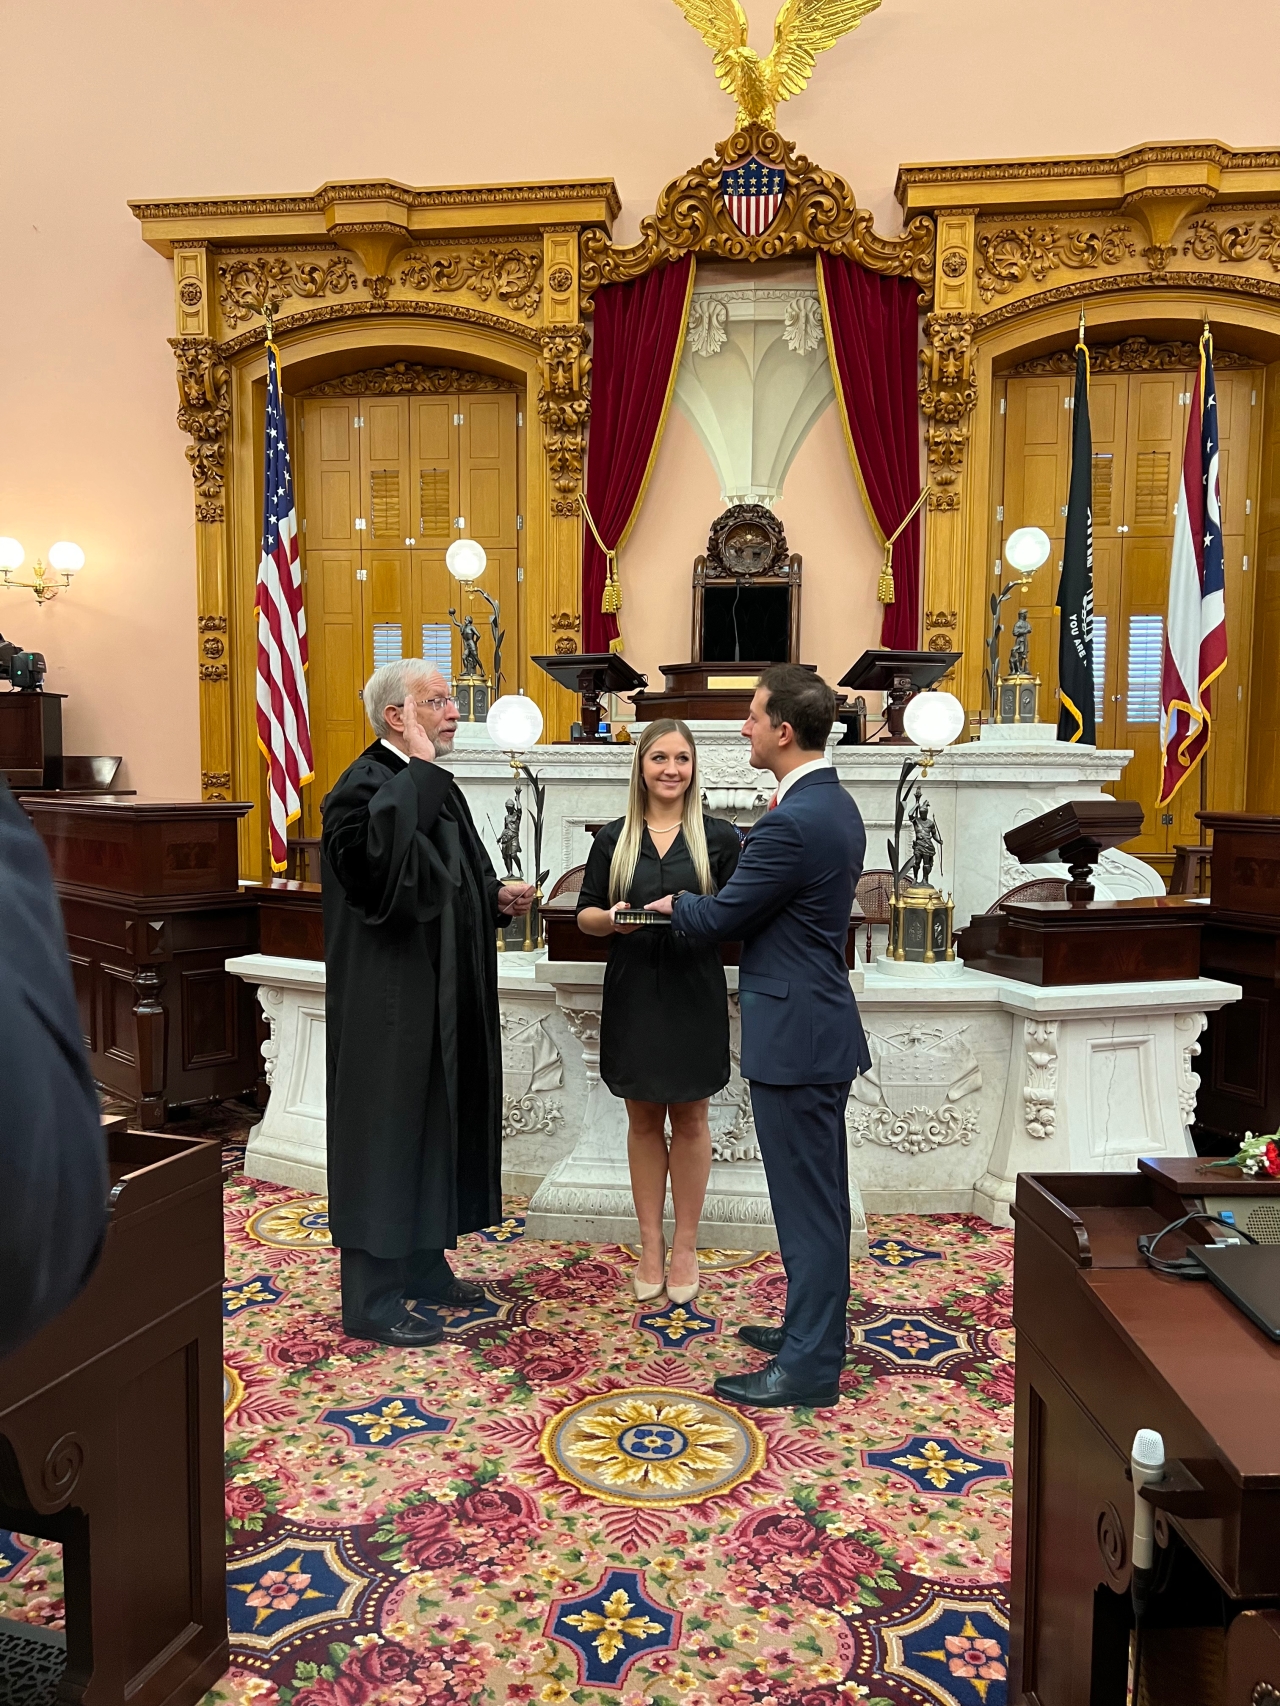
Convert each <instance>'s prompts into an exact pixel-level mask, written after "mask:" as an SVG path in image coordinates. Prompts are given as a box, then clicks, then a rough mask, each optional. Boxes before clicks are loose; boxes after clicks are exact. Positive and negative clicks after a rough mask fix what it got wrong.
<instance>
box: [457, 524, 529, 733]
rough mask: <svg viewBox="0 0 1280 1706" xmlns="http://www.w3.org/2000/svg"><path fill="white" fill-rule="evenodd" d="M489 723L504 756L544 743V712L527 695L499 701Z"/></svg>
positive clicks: (486, 720) (489, 717) (488, 720)
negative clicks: (541, 741) (507, 753)
mask: <svg viewBox="0 0 1280 1706" xmlns="http://www.w3.org/2000/svg"><path fill="white" fill-rule="evenodd" d="M459 543H464V541H459ZM485 723H486V725H487V727H488V730H489V739H490V740H491V741H492V742H493V744H494V745H495V746H500V747H501V748H502V750H503V751H504V752H512V753H515V752H525V751H527V750H528V748H529V747H531V746H537V744H538V742H539V741H540V740H541V739H542V712H541V711H540V710H539V708H538V705H537V702H536V701H535V700H533V699H529V698H527V697H526V696H525V695H524V694H523V693H504V694H503V696H502V698H501V699H495V700H494V702H493V704H492V705H490V707H489V715H488V716H487V717H486V718H485Z"/></svg>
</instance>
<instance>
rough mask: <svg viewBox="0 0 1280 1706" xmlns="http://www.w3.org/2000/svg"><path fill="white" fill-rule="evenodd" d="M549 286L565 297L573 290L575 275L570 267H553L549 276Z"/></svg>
mask: <svg viewBox="0 0 1280 1706" xmlns="http://www.w3.org/2000/svg"><path fill="white" fill-rule="evenodd" d="M547 284H548V286H549V287H550V289H552V290H554V291H558V292H559V293H560V295H562V296H563V294H564V293H565V291H566V290H572V289H573V273H572V272H571V271H570V269H569V268H568V267H552V269H551V271H550V272H549V273H548V274H547Z"/></svg>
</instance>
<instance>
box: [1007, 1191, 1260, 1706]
mask: <svg viewBox="0 0 1280 1706" xmlns="http://www.w3.org/2000/svg"><path fill="white" fill-rule="evenodd" d="M1195 1166H1196V1163H1195V1162H1188V1161H1167V1160H1164V1159H1161V1160H1157V1161H1143V1162H1141V1163H1140V1170H1139V1171H1138V1172H1136V1173H1101V1174H1090V1173H1068V1174H1056V1175H1036V1174H1028V1173H1024V1174H1022V1175H1021V1176H1020V1177H1019V1179H1018V1189H1017V1198H1016V1201H1015V1205H1014V1210H1013V1214H1014V1228H1015V1233H1014V1251H1015V1258H1014V1305H1013V1322H1014V1327H1015V1329H1016V1331H1017V1335H1018V1361H1017V1399H1016V1412H1015V1438H1014V1475H1013V1572H1012V1574H1013V1583H1012V1592H1013V1631H1012V1645H1011V1652H1010V1661H1011V1662H1010V1666H1009V1700H1010V1701H1011V1702H1015V1701H1017V1702H1024V1703H1026V1706H1102V1703H1107V1706H1112V1703H1114V1706H1123V1702H1124V1701H1125V1699H1126V1693H1125V1677H1126V1669H1127V1662H1128V1650H1129V1634H1130V1630H1131V1627H1132V1612H1131V1609H1130V1601H1129V1597H1128V1594H1129V1583H1130V1570H1131V1565H1130V1548H1131V1544H1132V1538H1131V1537H1132V1532H1133V1487H1132V1485H1131V1484H1130V1482H1129V1481H1128V1479H1127V1478H1126V1477H1127V1468H1128V1460H1129V1450H1130V1446H1131V1443H1132V1441H1133V1436H1134V1434H1135V1433H1136V1432H1137V1430H1138V1429H1139V1428H1144V1427H1145V1428H1155V1429H1157V1430H1158V1431H1159V1432H1160V1433H1161V1434H1162V1436H1163V1438H1164V1443H1165V1451H1166V1454H1167V1464H1168V1468H1167V1474H1166V1484H1162V1485H1161V1486H1159V1487H1154V1488H1151V1489H1150V1490H1149V1494H1148V1497H1149V1499H1150V1502H1151V1503H1152V1504H1153V1505H1155V1507H1156V1513H1157V1514H1156V1537H1157V1542H1158V1553H1157V1555H1158V1558H1159V1559H1160V1560H1161V1566H1160V1567H1161V1570H1165V1569H1167V1570H1168V1572H1169V1585H1168V1588H1167V1590H1166V1591H1165V1592H1164V1593H1162V1594H1157V1595H1156V1596H1155V1597H1154V1598H1153V1600H1152V1604H1151V1610H1150V1612H1149V1615H1148V1631H1147V1633H1146V1635H1145V1637H1144V1643H1143V1655H1144V1656H1143V1670H1142V1675H1143V1692H1142V1695H1141V1699H1142V1700H1144V1701H1146V1702H1148V1703H1151V1706H1154V1703H1156V1702H1158V1703H1159V1706H1218V1703H1220V1702H1222V1701H1225V1700H1227V1699H1228V1696H1227V1694H1226V1693H1225V1687H1226V1681H1227V1667H1228V1660H1227V1654H1226V1650H1225V1646H1226V1644H1225V1643H1224V1641H1223V1625H1224V1622H1225V1621H1226V1619H1227V1618H1229V1617H1230V1616H1232V1615H1233V1614H1234V1613H1235V1612H1237V1611H1241V1610H1242V1609H1243V1607H1244V1606H1245V1605H1247V1604H1249V1603H1250V1602H1252V1603H1253V1604H1255V1605H1256V1604H1264V1605H1267V1604H1269V1605H1272V1606H1274V1605H1276V1603H1277V1600H1278V1599H1280V1547H1277V1544H1276V1535H1277V1534H1278V1533H1280V1445H1278V1444H1277V1432H1276V1410H1277V1405H1278V1404H1280V1345H1276V1344H1273V1343H1272V1342H1271V1341H1270V1340H1269V1339H1267V1338H1266V1336H1265V1335H1264V1334H1263V1333H1261V1332H1260V1331H1259V1329H1258V1328H1257V1327H1255V1326H1254V1325H1253V1323H1252V1322H1251V1321H1250V1320H1249V1319H1248V1318H1247V1316H1245V1315H1244V1314H1242V1313H1241V1311H1240V1310H1238V1309H1237V1308H1236V1307H1235V1306H1234V1304H1232V1303H1231V1302H1230V1301H1229V1300H1228V1299H1227V1298H1226V1297H1225V1296H1224V1295H1223V1294H1222V1293H1221V1292H1220V1291H1219V1290H1218V1289H1217V1287H1216V1286H1213V1285H1211V1284H1209V1283H1208V1282H1201V1283H1196V1282H1194V1281H1188V1280H1180V1279H1174V1278H1169V1277H1167V1276H1165V1275H1162V1274H1157V1273H1153V1272H1152V1271H1151V1269H1150V1268H1148V1267H1147V1266H1146V1265H1145V1263H1144V1262H1143V1261H1142V1259H1141V1258H1140V1257H1139V1255H1138V1252H1137V1247H1136V1239H1137V1236H1138V1234H1139V1233H1142V1232H1152V1233H1153V1232H1157V1231H1159V1230H1160V1229H1161V1228H1162V1227H1163V1226H1166V1225H1167V1224H1168V1223H1169V1222H1170V1221H1172V1220H1175V1219H1177V1218H1178V1217H1179V1216H1180V1215H1182V1214H1184V1213H1185V1212H1187V1210H1188V1209H1189V1208H1191V1207H1192V1206H1194V1202H1195V1200H1196V1198H1197V1197H1198V1196H1200V1195H1201V1194H1203V1193H1209V1194H1212V1191H1213V1189H1214V1186H1213V1184H1212V1180H1213V1175H1212V1174H1207V1175H1196V1176H1194V1177H1192V1176H1190V1174H1189V1170H1190V1169H1194V1168H1195ZM1196 1236H1197V1237H1198V1238H1199V1239H1200V1240H1201V1241H1203V1240H1204V1239H1206V1238H1207V1237H1208V1231H1207V1229H1202V1231H1201V1232H1200V1233H1198V1234H1196ZM1185 1243H1186V1240H1185V1238H1184V1237H1183V1236H1182V1235H1181V1234H1172V1235H1170V1237H1169V1238H1168V1239H1167V1240H1166V1244H1167V1246H1168V1249H1167V1252H1166V1253H1167V1254H1168V1255H1170V1256H1176V1255H1178V1254H1180V1252H1181V1250H1182V1248H1184V1247H1185ZM1240 1633H1241V1637H1242V1638H1248V1637H1249V1631H1248V1628H1247V1626H1246V1628H1244V1629H1242V1630H1241V1632H1240ZM1232 1634H1233V1637H1234V1635H1235V1629H1234V1625H1233V1629H1232ZM1259 1639H1260V1640H1261V1642H1262V1643H1263V1645H1262V1647H1261V1649H1259V1650H1260V1651H1261V1652H1262V1655H1263V1656H1262V1657H1261V1658H1257V1657H1256V1656H1255V1655H1254V1653H1253V1651H1252V1649H1249V1650H1246V1652H1245V1653H1243V1654H1237V1653H1236V1652H1235V1651H1234V1649H1233V1652H1232V1660H1233V1661H1234V1662H1233V1663H1232V1665H1231V1669H1232V1671H1233V1673H1234V1675H1235V1676H1239V1675H1241V1674H1246V1675H1249V1676H1250V1677H1251V1678H1252V1677H1256V1676H1257V1675H1258V1674H1265V1672H1259V1669H1258V1666H1259V1665H1260V1664H1265V1663H1267V1662H1268V1661H1267V1659H1266V1656H1265V1655H1266V1650H1267V1649H1266V1644H1265V1643H1266V1631H1265V1630H1264V1631H1261V1632H1260V1633H1259ZM1229 1698H1230V1700H1231V1706H1235V1702H1236V1700H1237V1699H1238V1700H1239V1701H1240V1706H1244V1701H1245V1700H1246V1699H1248V1698H1249V1696H1248V1695H1246V1694H1240V1695H1235V1694H1232V1695H1231V1696H1230V1697H1229ZM1252 1698H1253V1699H1254V1700H1255V1701H1259V1700H1261V1699H1262V1698H1264V1697H1263V1696H1258V1695H1254V1696H1253V1697H1252Z"/></svg>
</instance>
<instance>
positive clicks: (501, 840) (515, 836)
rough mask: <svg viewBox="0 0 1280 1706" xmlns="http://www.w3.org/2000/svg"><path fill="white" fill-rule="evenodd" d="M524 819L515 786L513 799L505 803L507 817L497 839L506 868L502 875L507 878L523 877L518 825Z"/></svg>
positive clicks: (518, 790) (518, 793)
mask: <svg viewBox="0 0 1280 1706" xmlns="http://www.w3.org/2000/svg"><path fill="white" fill-rule="evenodd" d="M523 817H524V808H523V807H522V806H521V804H520V789H519V787H518V786H517V788H516V792H515V798H514V799H512V800H508V801H507V815H506V817H505V818H504V819H503V820H502V834H501V835H500V836H499V837H498V851H499V853H501V855H502V862H503V864H504V865H505V866H506V870H505V872H504V873H503V874H504V875H505V876H508V877H521V878H523V876H524V870H523V868H522V866H521V863H520V823H521V819H522V818H523Z"/></svg>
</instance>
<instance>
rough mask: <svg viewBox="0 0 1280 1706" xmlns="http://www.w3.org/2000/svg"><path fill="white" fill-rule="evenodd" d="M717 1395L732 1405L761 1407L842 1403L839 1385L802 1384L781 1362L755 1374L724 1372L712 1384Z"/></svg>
mask: <svg viewBox="0 0 1280 1706" xmlns="http://www.w3.org/2000/svg"><path fill="white" fill-rule="evenodd" d="M712 1390H713V1391H714V1393H715V1395H716V1397H717V1398H727V1399H728V1400H729V1402H730V1403H731V1404H750V1405H752V1406H753V1407H754V1408H755V1409H757V1410H796V1409H805V1410H829V1409H830V1408H831V1406H832V1405H833V1404H838V1403H839V1402H840V1388H839V1386H824V1387H815V1386H802V1385H801V1384H800V1382H799V1381H797V1380H794V1379H793V1378H792V1377H791V1376H790V1375H789V1374H787V1373H786V1371H785V1370H784V1369H781V1368H779V1367H778V1364H777V1362H776V1361H775V1362H771V1363H766V1364H765V1366H764V1367H763V1368H761V1369H757V1370H756V1372H755V1373H754V1374H726V1375H722V1376H721V1377H720V1379H719V1380H717V1381H716V1382H715V1384H714V1386H713V1387H712Z"/></svg>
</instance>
